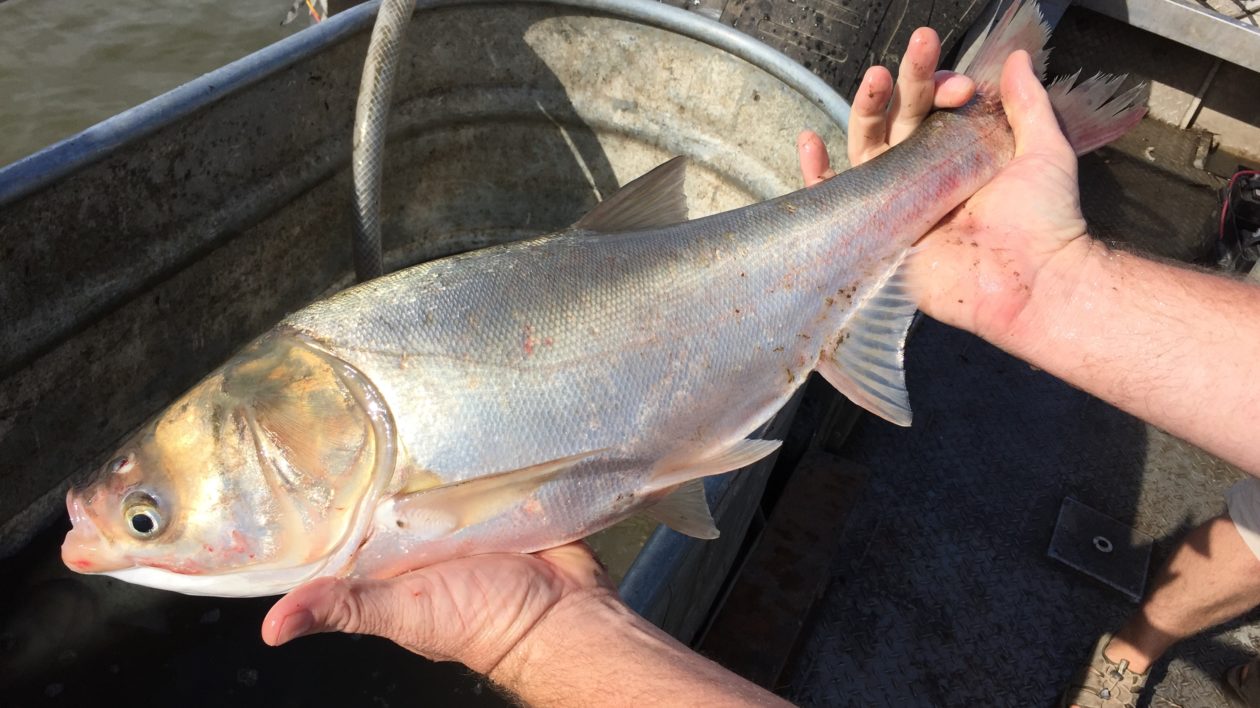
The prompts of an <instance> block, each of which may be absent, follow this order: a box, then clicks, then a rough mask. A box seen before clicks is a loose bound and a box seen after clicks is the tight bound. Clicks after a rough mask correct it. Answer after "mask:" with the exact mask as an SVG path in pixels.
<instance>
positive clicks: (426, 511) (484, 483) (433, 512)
mask: <svg viewBox="0 0 1260 708" xmlns="http://www.w3.org/2000/svg"><path fill="white" fill-rule="evenodd" d="M602 452H604V450H594V451H592V452H583V453H580V454H577V455H570V456H568V457H562V458H560V459H558V460H550V461H548V462H542V463H539V464H537V465H531V466H529V467H525V468H522V469H519V470H512V471H509V472H500V473H498V474H495V475H491V476H488V477H478V478H476V479H470V480H466V481H463V482H456V483H454V484H447V485H443V486H441V487H433V488H430V489H426V490H424V491H420V492H413V493H410V494H399V495H396V496H395V497H394V498H393V499H391V500H390V501H389V502H388V503H386V504H382V505H381V508H380V510H379V511H378V512H377V517H376V520H377V524H378V525H379V526H383V527H386V528H389V527H394V528H397V529H404V530H406V531H408V533H409V534H416V535H419V536H422V537H424V538H432V537H436V536H444V535H447V534H450V533H454V532H455V531H458V530H460V529H462V528H467V527H469V526H473V525H475V524H478V523H481V522H482V521H485V520H487V519H490V518H492V517H494V516H497V515H499V514H502V513H504V512H507V511H509V510H511V509H512V508H513V507H515V506H516V505H518V504H520V503H522V502H524V501H525V500H526V499H528V498H529V497H530V496H531V495H532V494H533V493H534V492H535V491H537V490H538V488H539V487H540V486H542V484H543V483H545V482H547V481H549V480H551V479H554V478H555V477H557V476H559V475H561V474H563V473H564V472H566V471H568V470H570V469H572V468H573V467H574V466H575V465H577V464H578V463H580V462H582V461H583V460H586V459H589V458H591V457H594V456H595V455H598V454H600V453H602Z"/></svg>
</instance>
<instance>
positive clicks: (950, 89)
mask: <svg viewBox="0 0 1260 708" xmlns="http://www.w3.org/2000/svg"><path fill="white" fill-rule="evenodd" d="M940 56H941V42H940V38H939V37H937V35H936V32H935V31H934V30H932V29H931V28H930V27H920V28H919V29H917V30H915V32H914V34H913V35H911V36H910V43H909V45H907V47H906V53H905V55H904V56H903V57H902V59H901V65H900V67H899V68H898V70H897V82H896V84H895V85H894V84H893V80H892V74H891V73H890V72H889V71H888V69H886V68H884V67H882V66H872V67H871V68H870V69H868V70H867V71H866V76H864V77H863V78H862V83H861V84H860V85H859V87H858V92H857V95H856V96H854V97H853V107H852V113H851V114H850V118H849V146H848V155H849V162H850V164H852V165H854V166H857V165H860V164H861V163H863V162H866V161H867V160H869V159H871V158H872V157H875V156H876V155H879V154H880V153H882V152H884V151H885V150H888V149H889V148H890V147H892V146H893V145H896V144H897V143H900V142H901V141H903V140H905V139H906V138H907V137H909V136H910V134H911V133H913V132H914V131H915V129H916V128H918V127H919V124H920V123H922V122H923V119H924V118H926V117H927V115H928V114H929V113H931V112H932V109H933V108H958V107H960V106H962V105H963V104H965V103H966V102H967V101H969V100H971V96H972V95H973V94H974V93H975V90H976V85H975V82H974V81H972V80H971V79H970V78H968V77H966V76H964V75H963V74H956V73H954V72H952V71H937V70H936V65H937V62H938V61H940Z"/></svg>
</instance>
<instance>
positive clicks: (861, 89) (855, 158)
mask: <svg viewBox="0 0 1260 708" xmlns="http://www.w3.org/2000/svg"><path fill="white" fill-rule="evenodd" d="M892 94H893V83H892V74H891V73H890V72H889V71H888V69H886V68H884V67H882V66H872V67H871V68H869V69H867V70H866V75H865V76H863V77H862V83H861V84H859V85H858V92H857V95H856V96H854V97H853V107H852V110H851V112H850V113H849V164H850V165H854V166H857V165H860V164H862V163H863V162H866V161H867V160H869V159H871V158H872V157H875V156H876V155H878V154H880V153H881V152H883V151H885V150H887V149H888V147H889V145H888V103H889V101H891V100H892Z"/></svg>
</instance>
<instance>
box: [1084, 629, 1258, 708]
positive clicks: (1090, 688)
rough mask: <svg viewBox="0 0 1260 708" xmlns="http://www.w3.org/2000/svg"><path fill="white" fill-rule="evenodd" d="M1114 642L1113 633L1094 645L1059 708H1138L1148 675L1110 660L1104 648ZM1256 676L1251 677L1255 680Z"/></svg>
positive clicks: (1125, 662)
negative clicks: (1072, 707)
mask: <svg viewBox="0 0 1260 708" xmlns="http://www.w3.org/2000/svg"><path fill="white" fill-rule="evenodd" d="M1110 641H1111V634H1110V633H1108V634H1104V635H1102V636H1101V637H1099V638H1098V641H1097V642H1096V643H1095V644H1094V651H1093V653H1092V654H1091V655H1090V657H1089V663H1088V664H1086V665H1085V666H1083V667H1081V670H1080V671H1078V672H1076V676H1073V677H1072V683H1070V684H1069V685H1068V687H1067V689H1066V690H1065V691H1064V692H1063V696H1062V697H1061V698H1060V699H1059V708H1067V707H1068V706H1074V705H1075V706H1081V708H1134V706H1136V705H1137V702H1138V698H1140V697H1141V695H1142V688H1143V687H1144V686H1146V677H1147V674H1139V673H1135V672H1133V671H1129V661H1128V660H1127V659H1122V660H1121V661H1120V662H1119V663H1117V662H1114V661H1112V660H1111V659H1108V658H1107V656H1106V654H1104V653H1103V649H1104V648H1105V647H1106V646H1107V644H1108V643H1109V642H1110ZM1255 678H1256V674H1255V673H1254V672H1252V674H1251V675H1250V676H1249V677H1248V680H1249V681H1250V680H1254V679H1255Z"/></svg>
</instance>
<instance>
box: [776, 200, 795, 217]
mask: <svg viewBox="0 0 1260 708" xmlns="http://www.w3.org/2000/svg"><path fill="white" fill-rule="evenodd" d="M780 206H782V207H783V211H786V212H787V213H789V214H795V213H796V205H795V204H793V203H792V202H783V204H781V205H780Z"/></svg>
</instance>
